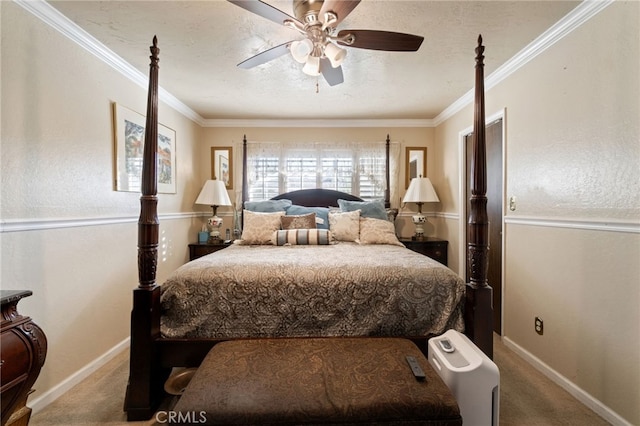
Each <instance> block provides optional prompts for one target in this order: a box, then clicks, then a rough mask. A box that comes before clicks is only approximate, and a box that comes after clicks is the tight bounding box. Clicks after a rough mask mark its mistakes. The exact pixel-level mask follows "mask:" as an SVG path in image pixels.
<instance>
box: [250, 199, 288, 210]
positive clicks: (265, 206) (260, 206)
mask: <svg viewBox="0 0 640 426" xmlns="http://www.w3.org/2000/svg"><path fill="white" fill-rule="evenodd" d="M289 206H291V200H264V201H245V203H244V208H245V209H247V210H250V211H252V212H258V213H273V212H283V211H286V210H287V207H289Z"/></svg>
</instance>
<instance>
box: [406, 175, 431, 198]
mask: <svg viewBox="0 0 640 426" xmlns="http://www.w3.org/2000/svg"><path fill="white" fill-rule="evenodd" d="M438 201H440V199H439V198H438V194H436V190H435V189H433V185H432V184H431V181H430V180H429V178H426V177H417V178H413V179H411V183H410V184H409V189H407V193H406V194H404V198H403V199H402V202H403V203H432V202H438Z"/></svg>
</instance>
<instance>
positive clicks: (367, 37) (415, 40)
mask: <svg viewBox="0 0 640 426" xmlns="http://www.w3.org/2000/svg"><path fill="white" fill-rule="evenodd" d="M350 38H353V42H349V39H350ZM423 40H424V37H422V36H417V35H413V34H405V33H394V32H391V31H378V30H342V31H340V32H338V36H337V40H336V41H337V42H338V44H341V45H343V46H349V47H357V48H359V49H371V50H387V51H392V52H415V51H416V50H418V49H419V48H420V45H421V44H422V41H423Z"/></svg>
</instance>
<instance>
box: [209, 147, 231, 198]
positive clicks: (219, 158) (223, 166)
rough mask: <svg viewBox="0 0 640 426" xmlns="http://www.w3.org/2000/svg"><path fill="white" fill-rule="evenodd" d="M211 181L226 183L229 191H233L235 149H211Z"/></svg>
mask: <svg viewBox="0 0 640 426" xmlns="http://www.w3.org/2000/svg"><path fill="white" fill-rule="evenodd" d="M211 179H218V180H221V181H223V182H224V186H226V187H227V189H233V148H232V147H230V146H214V147H212V148H211Z"/></svg>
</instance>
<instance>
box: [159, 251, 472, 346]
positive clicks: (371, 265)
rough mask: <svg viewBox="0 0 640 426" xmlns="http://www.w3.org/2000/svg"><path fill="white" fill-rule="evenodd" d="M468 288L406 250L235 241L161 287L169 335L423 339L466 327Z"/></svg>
mask: <svg viewBox="0 0 640 426" xmlns="http://www.w3.org/2000/svg"><path fill="white" fill-rule="evenodd" d="M464 294H465V285H464V282H463V280H462V279H461V278H460V277H459V276H458V275H456V274H455V273H454V272H453V271H451V270H450V269H448V268H447V267H445V266H444V265H442V264H440V263H438V262H436V261H434V260H432V259H430V258H428V257H426V256H423V255H421V254H418V253H415V252H413V251H410V250H408V249H406V248H404V247H398V246H391V245H358V244H356V243H342V242H341V243H339V244H334V245H326V246H281V247H277V246H270V245H261V246H243V245H232V246H231V247H229V248H226V249H224V250H219V251H217V252H215V253H212V254H209V255H207V256H204V257H201V258H199V259H196V260H194V261H191V262H189V263H187V264H185V265H183V266H181V267H180V268H178V269H177V270H176V271H175V272H174V273H173V274H172V275H171V276H170V277H169V278H168V279H167V280H166V282H165V283H164V284H163V285H162V296H161V305H162V310H163V316H162V321H161V332H162V334H163V336H165V337H173V338H235V337H324V336H416V337H417V336H429V335H432V334H441V333H443V332H444V331H446V330H448V329H451V328H453V329H456V330H459V331H462V330H463V328H464V321H463V309H462V307H463V306H462V305H463V303H464Z"/></svg>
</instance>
